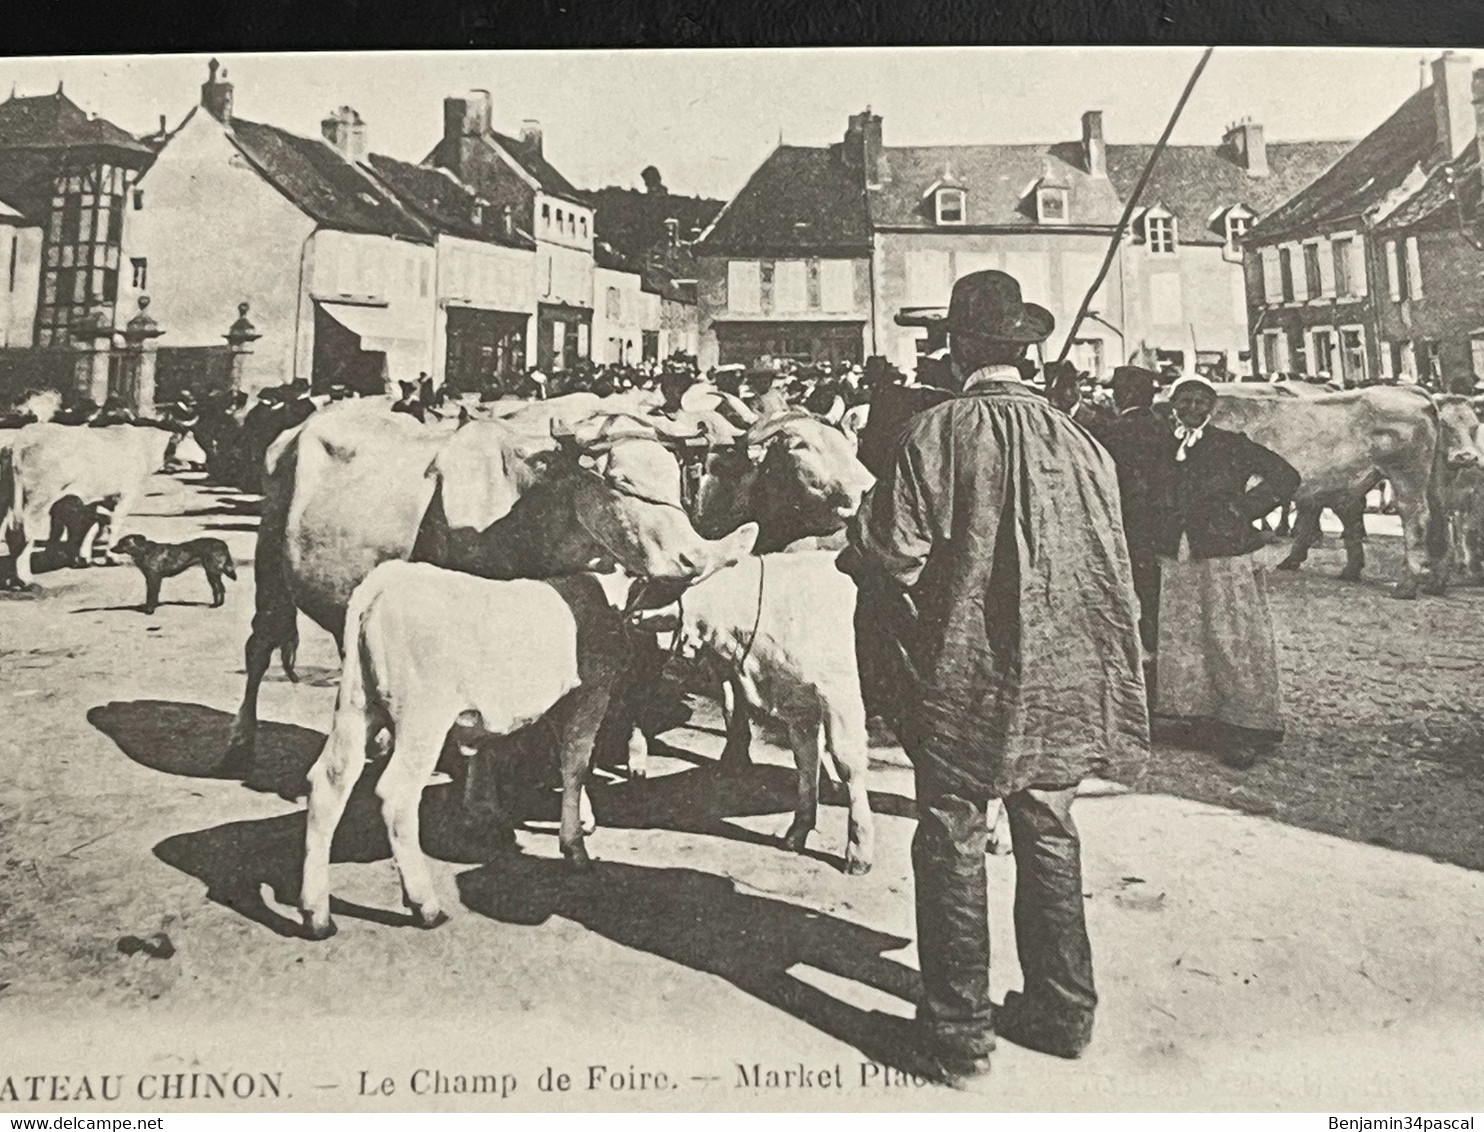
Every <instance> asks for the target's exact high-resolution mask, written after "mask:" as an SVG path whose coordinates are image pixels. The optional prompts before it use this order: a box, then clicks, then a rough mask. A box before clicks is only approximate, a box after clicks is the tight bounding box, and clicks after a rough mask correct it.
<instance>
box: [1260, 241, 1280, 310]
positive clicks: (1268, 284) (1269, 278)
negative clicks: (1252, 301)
mask: <svg viewBox="0 0 1484 1132" xmlns="http://www.w3.org/2000/svg"><path fill="white" fill-rule="evenodd" d="M1261 254H1262V297H1263V301H1264V302H1266V303H1267V304H1268V305H1269V306H1276V305H1277V304H1278V303H1281V302H1282V301H1283V280H1282V277H1281V274H1280V272H1279V269H1278V249H1277V248H1263V249H1262V253H1261Z"/></svg>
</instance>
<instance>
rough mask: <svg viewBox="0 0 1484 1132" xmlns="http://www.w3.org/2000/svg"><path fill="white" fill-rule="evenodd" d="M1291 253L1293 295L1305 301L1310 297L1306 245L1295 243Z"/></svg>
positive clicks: (1300, 300)
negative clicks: (1305, 253)
mask: <svg viewBox="0 0 1484 1132" xmlns="http://www.w3.org/2000/svg"><path fill="white" fill-rule="evenodd" d="M1292 248H1293V250H1292V251H1291V252H1290V253H1289V255H1290V257H1291V259H1290V262H1291V263H1292V264H1293V297H1294V298H1295V299H1297V300H1298V301H1299V302H1303V301H1304V300H1305V299H1307V298H1308V297H1309V268H1308V264H1307V263H1306V262H1305V260H1304V245H1303V244H1293V245H1292Z"/></svg>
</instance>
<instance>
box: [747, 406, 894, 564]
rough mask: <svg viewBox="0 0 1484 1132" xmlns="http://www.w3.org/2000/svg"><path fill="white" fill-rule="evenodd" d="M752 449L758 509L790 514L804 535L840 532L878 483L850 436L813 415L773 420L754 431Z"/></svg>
mask: <svg viewBox="0 0 1484 1132" xmlns="http://www.w3.org/2000/svg"><path fill="white" fill-rule="evenodd" d="M746 443H747V458H748V460H749V461H750V462H751V463H752V464H753V466H754V467H755V468H756V469H757V472H758V476H757V481H756V490H758V491H760V492H761V493H762V496H761V498H759V499H758V500H757V503H758V504H759V505H760V506H761V505H763V504H764V503H765V504H766V505H767V506H768V507H769V508H773V507H776V508H781V509H784V510H786V511H787V512H788V517H789V519H790V520H791V522H792V524H793V525H796V526H797V528H798V530H799V533H800V534H801V535H829V534H834V533H835V532H836V531H838V530H840V529H841V528H842V527H843V526H844V525H845V522H846V520H848V519H849V518H850V517H851V516H852V515H854V514H855V513H856V512H857V511H859V510H860V505H861V500H862V499H864V498H865V494H866V492H868V491H869V490H871V485H872V484H874V483H875V482H876V481H875V478H874V477H873V476H872V475H871V473H870V472H868V471H867V470H866V467H865V465H864V464H862V463H861V462H860V461H859V460H858V459H856V455H855V450H854V448H853V447H852V445H851V443H850V441H849V439H847V438H846V436H845V434H844V433H843V432H841V431H840V430H839V429H837V428H835V427H833V426H832V425H830V424H828V423H827V422H825V421H823V420H821V419H820V418H819V417H816V416H814V415H813V414H810V413H804V412H789V413H779V414H777V415H775V416H772V417H769V418H767V419H766V420H763V421H761V422H759V423H758V424H757V425H755V426H753V427H752V428H751V429H749V430H748V433H747V437H746Z"/></svg>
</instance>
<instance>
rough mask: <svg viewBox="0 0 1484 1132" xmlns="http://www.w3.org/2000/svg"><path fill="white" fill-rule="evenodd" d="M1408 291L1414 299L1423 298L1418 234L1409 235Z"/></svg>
mask: <svg viewBox="0 0 1484 1132" xmlns="http://www.w3.org/2000/svg"><path fill="white" fill-rule="evenodd" d="M1407 291H1408V293H1409V294H1410V295H1411V296H1412V298H1414V299H1420V298H1422V258H1421V256H1420V254H1419V252H1418V249H1417V237H1416V236H1408V237H1407Z"/></svg>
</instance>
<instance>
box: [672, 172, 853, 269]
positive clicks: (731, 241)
mask: <svg viewBox="0 0 1484 1132" xmlns="http://www.w3.org/2000/svg"><path fill="white" fill-rule="evenodd" d="M870 248H871V225H870V218H869V217H868V215H867V213H866V200H865V191H864V189H863V187H862V183H861V175H860V172H859V171H858V170H855V169H852V168H851V167H850V166H848V165H847V164H846V163H845V162H844V161H843V160H842V159H841V147H839V146H836V147H832V148H830V149H822V148H814V147H806V146H787V145H781V146H779V147H778V148H777V149H775V150H774V151H773V152H772V153H771V154H770V155H769V156H768V158H767V160H765V161H764V162H763V163H762V165H760V166H759V167H758V169H757V171H756V172H754V173H753V175H752V176H751V177H750V178H748V181H747V184H745V185H743V186H742V189H741V191H740V192H739V193H738V194H737V195H736V196H735V197H733V198H732V201H731V203H730V204H728V205H727V206H726V207H725V208H723V209H722V210H721V212H720V213H719V214H718V215H717V217H716V219H715V220H714V221H713V222H712V225H711V228H710V229H709V230H708V231H707V232H706V233H705V234H704V235H703V237H702V239H701V240H700V242H699V243H698V244H697V245H696V252H697V254H699V255H748V254H763V253H767V252H770V251H779V250H783V251H796V250H797V251H803V250H811V249H812V250H821V251H823V250H830V251H835V252H844V253H847V254H849V253H856V254H860V255H866V254H868V253H869V252H870Z"/></svg>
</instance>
